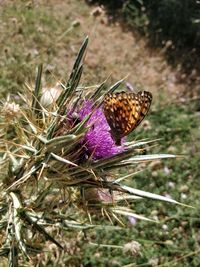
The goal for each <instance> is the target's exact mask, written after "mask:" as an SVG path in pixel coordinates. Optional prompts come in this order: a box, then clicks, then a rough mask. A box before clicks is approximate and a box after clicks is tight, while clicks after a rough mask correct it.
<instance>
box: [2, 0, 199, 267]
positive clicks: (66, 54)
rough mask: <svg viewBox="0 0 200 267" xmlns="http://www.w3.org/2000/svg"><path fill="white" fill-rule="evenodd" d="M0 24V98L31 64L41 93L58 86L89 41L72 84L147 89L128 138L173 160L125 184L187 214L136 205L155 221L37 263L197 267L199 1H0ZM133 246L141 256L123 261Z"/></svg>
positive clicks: (18, 87)
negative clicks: (144, 113) (148, 97)
mask: <svg viewBox="0 0 200 267" xmlns="http://www.w3.org/2000/svg"><path fill="white" fill-rule="evenodd" d="M0 22H1V23H0V32H1V34H0V51H1V52H0V73H1V75H0V96H1V98H2V99H5V98H6V96H7V95H8V93H9V94H12V95H17V93H18V92H21V93H23V91H24V88H25V83H29V84H31V85H32V84H34V79H35V70H36V67H37V66H38V64H39V63H43V64H44V72H43V86H45V87H46V86H53V85H55V84H56V82H57V81H59V80H63V79H64V80H67V78H68V74H69V73H70V70H71V68H72V65H73V62H74V59H75V56H76V54H77V51H78V49H79V47H80V44H81V43H82V41H83V39H84V38H85V36H86V35H89V47H88V51H87V54H86V58H85V60H84V61H85V67H84V74H83V79H82V81H81V85H82V86H84V87H87V86H91V85H97V84H100V83H101V82H103V81H104V80H105V79H107V78H108V77H109V82H110V83H114V82H116V81H118V80H120V79H122V78H124V77H126V76H127V78H126V82H125V84H124V87H125V90H126V87H127V90H130V88H131V90H134V91H138V90H148V91H151V92H152V93H153V104H152V108H151V111H150V113H149V115H148V117H147V119H146V120H145V121H144V122H143V124H142V125H141V126H140V127H139V128H138V129H136V131H134V132H133V133H132V136H131V139H134V138H135V139H137V140H139V139H143V138H151V139H156V138H161V140H160V141H159V142H158V145H157V146H156V147H153V148H152V151H154V152H162V153H173V154H178V155H181V156H182V157H180V158H178V159H177V160H176V161H174V160H173V161H172V160H166V161H164V162H161V161H158V162H154V163H152V164H150V165H149V167H148V169H147V170H146V171H145V172H143V173H142V174H140V175H136V176H135V178H134V179H133V180H132V181H131V182H130V183H131V186H133V187H135V188H138V189H142V190H146V191H149V192H153V193H157V194H161V195H165V196H171V197H172V198H174V199H176V200H177V201H180V202H183V203H185V204H188V205H192V206H194V207H195V209H190V208H185V207H178V206H172V205H169V204H166V203H159V202H155V201H150V200H148V201H143V202H142V203H138V205H137V203H135V205H134V209H135V210H136V212H137V213H141V214H145V215H148V216H149V217H152V218H158V219H159V221H160V223H159V224H156V225H155V223H149V222H143V221H132V220H131V219H130V221H127V225H128V226H126V227H124V228H123V229H122V230H120V231H118V230H115V231H113V230H112V231H102V229H100V230H99V231H94V232H92V231H91V232H90V234H89V236H88V237H87V239H86V240H84V239H83V238H82V236H81V235H80V233H79V232H73V233H72V232H71V233H70V232H69V234H66V236H64V237H63V238H64V240H65V242H66V243H67V244H68V246H69V249H68V250H69V251H68V254H65V253H63V254H59V256H58V255H57V254H56V253H52V251H54V248H52V247H50V248H49V249H50V252H46V253H44V255H40V259H39V262H40V265H38V266H200V257H199V252H200V247H199V245H200V230H199V229H200V228H199V226H200V217H199V210H200V207H199V203H200V200H199V189H200V182H199V180H200V179H199V178H200V177H199V173H200V167H199V160H200V151H199V148H200V136H199V130H200V125H199V116H200V46H199V44H200V1H195V0H145V1H142V0H106V1H95V0H90V1H89V0H87V1H83V0H82V1H81V0H65V1H64V0H58V1H52V0H48V1H47V0H43V1H42V0H38V1H22V0H21V1H18V0H15V1H9V0H5V1H3V0H1V1H0ZM152 210H153V211H152ZM88 240H89V241H90V242H89V241H88ZM133 240H135V241H137V242H139V243H140V244H141V246H140V249H139V251H138V252H137V253H135V254H134V253H133V254H130V253H127V254H126V250H125V249H124V246H125V245H126V244H127V243H129V242H131V241H133ZM92 242H93V243H96V244H106V245H108V246H102V245H99V246H92V245H91V243H92ZM2 264H3V263H2ZM0 266H1V263H0ZM2 266H4V265H2ZM30 266H31V265H30Z"/></svg>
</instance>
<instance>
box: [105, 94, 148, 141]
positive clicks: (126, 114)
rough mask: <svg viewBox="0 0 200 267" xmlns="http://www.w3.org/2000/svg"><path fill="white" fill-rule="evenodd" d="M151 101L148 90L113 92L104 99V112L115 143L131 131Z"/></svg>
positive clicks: (139, 121) (146, 110) (142, 116)
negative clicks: (135, 92)
mask: <svg viewBox="0 0 200 267" xmlns="http://www.w3.org/2000/svg"><path fill="white" fill-rule="evenodd" d="M151 101H152V94H151V93H150V92H146V91H143V92H139V93H137V94H134V93H125V92H121V93H115V94H114V93H113V94H108V95H106V97H105V99H104V107H103V109H104V114H105V116H106V119H107V122H108V124H109V126H110V128H111V134H112V137H113V138H114V139H115V142H116V144H117V145H119V144H120V143H121V138H122V137H124V136H126V135H128V134H129V133H130V132H131V131H133V130H134V129H135V128H136V127H137V126H138V125H139V124H140V123H141V121H142V120H143V119H144V117H145V116H146V114H147V113H148V111H149V108H150V105H151Z"/></svg>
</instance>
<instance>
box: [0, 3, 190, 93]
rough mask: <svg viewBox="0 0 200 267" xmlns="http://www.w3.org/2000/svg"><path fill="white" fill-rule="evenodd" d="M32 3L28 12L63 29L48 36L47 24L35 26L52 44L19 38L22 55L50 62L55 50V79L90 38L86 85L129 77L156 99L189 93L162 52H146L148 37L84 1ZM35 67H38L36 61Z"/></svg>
mask: <svg viewBox="0 0 200 267" xmlns="http://www.w3.org/2000/svg"><path fill="white" fill-rule="evenodd" d="M16 2H18V1H16ZM3 3H4V4H3V5H2V6H3V7H4V10H5V12H6V7H5V6H6V5H12V1H3ZM19 3H22V2H21V1H19ZM30 3H31V4H30V5H31V7H30V8H32V9H34V10H36V12H37V10H38V11H39V12H42V11H44V14H45V13H47V14H48V15H49V16H52V19H54V18H55V20H57V21H59V23H60V24H59V25H60V28H59V29H56V31H51V32H47V31H46V30H45V28H43V25H39V26H38V25H37V27H36V30H38V31H39V30H40V31H41V37H42V38H45V35H46V38H49V39H50V40H48V42H47V43H46V44H45V45H46V46H45V47H44V46H42V48H40V47H39V46H38V45H37V43H31V44H29V47H28V45H26V44H27V42H28V39H26V40H21V43H23V42H24V43H23V46H24V49H23V53H30V51H29V50H30V47H31V51H37V56H35V58H34V59H32V60H35V59H36V60H38V58H39V56H38V55H40V54H44V53H46V55H45V56H43V59H47V58H50V57H49V54H48V50H49V46H51V47H52V48H53V51H54V52H53V53H54V54H52V55H51V62H48V59H47V61H46V62H45V60H44V65H45V64H46V65H48V66H46V68H49V69H50V70H51V72H52V73H54V74H55V75H56V76H57V75H58V77H62V75H66V73H69V72H70V69H71V67H72V64H73V61H74V58H75V55H76V53H77V50H78V49H79V46H80V44H81V42H82V41H83V39H84V37H85V36H86V35H89V39H90V42H89V46H88V51H87V55H86V58H85V69H84V75H83V80H82V83H83V84H84V85H91V84H98V83H101V82H102V81H104V80H105V79H106V78H108V77H109V76H110V80H111V82H116V81H117V80H119V79H122V78H124V77H126V76H127V75H128V77H127V78H126V81H127V82H128V83H130V84H132V85H133V87H134V88H138V89H146V90H150V91H152V92H153V93H154V95H155V96H156V95H157V93H158V94H159V93H162V94H163V93H164V95H167V96H169V97H170V98H176V97H177V95H180V92H183V91H184V90H185V89H186V86H187V85H186V84H184V83H179V82H178V80H177V76H178V74H179V73H178V71H177V70H173V69H172V68H171V66H170V65H168V63H167V62H166V60H165V58H164V56H163V53H162V51H160V50H159V51H158V50H154V51H152V50H150V49H148V48H147V46H146V40H145V38H142V37H138V36H137V35H136V34H135V35H134V34H132V33H131V32H124V31H123V30H122V28H121V26H120V25H119V24H118V23H115V24H110V23H109V19H108V17H107V15H106V14H105V12H104V10H100V11H99V12H98V14H96V13H95V12H94V10H95V9H96V7H90V6H88V5H87V4H86V3H85V1H83V0H76V1H74V0H58V1H53V0H48V1H47V0H38V1H30ZM24 5H25V4H24ZM26 5H28V4H26ZM6 27H7V26H6ZM17 36H18V35H16V37H15V38H16V40H17ZM43 36H44V37H43ZM21 38H23V37H22V36H21ZM16 42H17V45H19V43H18V41H16ZM12 43H13V42H12ZM26 50H28V51H26ZM45 51H46V52H45ZM34 53H35V52H34ZM32 54H33V53H32ZM33 63H34V64H33V65H35V66H36V65H37V61H34V62H33Z"/></svg>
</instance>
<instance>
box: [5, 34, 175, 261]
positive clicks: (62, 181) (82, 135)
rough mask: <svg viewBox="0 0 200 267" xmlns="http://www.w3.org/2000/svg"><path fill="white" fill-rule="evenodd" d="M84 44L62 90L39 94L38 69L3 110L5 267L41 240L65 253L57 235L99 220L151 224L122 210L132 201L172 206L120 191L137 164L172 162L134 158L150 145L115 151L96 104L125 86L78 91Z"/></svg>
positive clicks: (41, 243) (142, 194)
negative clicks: (22, 91) (31, 83)
mask: <svg viewBox="0 0 200 267" xmlns="http://www.w3.org/2000/svg"><path fill="white" fill-rule="evenodd" d="M87 44H88V38H86V39H85V40H84V42H83V44H82V46H81V48H80V50H79V52H78V55H77V58H76V60H75V63H74V66H73V69H72V72H71V74H70V76H69V79H68V81H67V82H66V83H64V82H60V83H59V84H58V85H57V86H56V87H55V88H52V89H49V90H46V91H44V90H43V88H42V84H41V76H42V65H41V66H39V67H38V71H37V77H36V83H35V88H31V87H29V86H27V91H26V92H25V94H24V95H21V94H19V96H20V99H19V100H17V101H18V103H16V100H15V101H14V100H12V99H11V98H8V99H7V100H6V101H4V102H3V103H2V108H1V110H2V112H1V119H0V120H1V121H0V126H1V141H0V149H1V150H0V151H1V152H0V153H1V154H0V156H1V158H0V161H1V165H0V166H1V184H0V187H1V195H0V236H1V249H0V255H1V256H6V257H8V260H9V264H10V265H11V266H16V265H17V263H19V262H23V260H24V261H26V260H31V258H32V257H33V255H36V254H37V253H40V252H41V251H42V250H43V249H44V248H45V246H46V241H48V242H52V243H54V244H55V245H56V246H57V247H58V249H60V250H63V249H64V246H63V236H62V234H61V232H65V231H67V230H68V229H71V230H73V229H79V230H84V231H86V230H88V231H89V230H90V228H94V227H96V226H95V225H94V224H93V218H94V217H95V216H97V214H98V216H102V218H104V220H107V219H109V220H110V221H118V222H119V223H120V224H122V220H123V219H122V218H123V216H127V217H132V218H138V219H143V220H152V219H151V218H147V217H145V215H141V214H135V212H134V210H132V209H131V208H129V207H128V206H127V203H128V202H131V201H134V200H135V199H137V201H138V200H140V201H142V199H143V198H151V199H157V200H160V201H167V202H170V203H176V204H177V203H178V202H176V201H175V200H173V199H170V198H167V197H164V196H160V195H156V194H153V193H150V192H145V191H142V190H139V189H134V188H131V187H129V186H127V185H126V180H127V179H130V178H132V177H133V176H134V174H135V173H136V172H137V170H138V166H139V165H140V163H142V164H144V163H145V162H148V161H153V160H157V159H163V158H174V157H175V156H174V155H169V154H159V155H158V154H156V155H155V154H150V155H141V154H139V151H140V150H141V149H144V148H146V147H147V146H149V145H150V144H152V143H153V142H155V141H156V140H153V141H152V140H143V141H138V142H135V141H132V142H127V141H126V139H125V138H124V139H123V140H122V143H121V145H120V146H117V145H116V144H115V142H114V140H113V138H112V136H111V133H110V127H109V125H108V123H107V121H106V118H105V115H104V112H103V109H102V102H103V99H104V96H105V94H107V93H109V92H114V91H115V90H117V89H118V88H119V87H120V86H121V85H122V84H123V80H120V81H118V82H117V83H116V84H114V85H113V86H111V87H110V88H108V87H107V85H106V82H103V83H102V84H100V85H99V86H96V88H95V89H94V88H92V89H87V90H86V89H85V88H82V87H81V86H80V85H79V82H80V79H81V75H82V72H83V64H82V59H83V57H84V55H85V51H86V47H87ZM127 167H128V169H129V173H128V174H127ZM119 169H120V170H121V171H120V173H122V170H124V173H125V172H126V174H124V175H121V174H119ZM104 220H103V221H104ZM101 222H102V220H101Z"/></svg>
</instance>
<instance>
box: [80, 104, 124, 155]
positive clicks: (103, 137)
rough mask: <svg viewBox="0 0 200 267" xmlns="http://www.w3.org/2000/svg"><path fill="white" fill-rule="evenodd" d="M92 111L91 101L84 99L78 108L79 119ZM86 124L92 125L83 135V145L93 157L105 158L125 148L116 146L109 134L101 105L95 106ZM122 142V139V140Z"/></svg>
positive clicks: (108, 127)
mask: <svg viewBox="0 0 200 267" xmlns="http://www.w3.org/2000/svg"><path fill="white" fill-rule="evenodd" d="M91 111H92V102H91V101H85V102H84V103H83V105H82V108H81V109H80V110H79V112H78V115H79V119H80V120H83V119H84V118H85V117H86V116H87V115H88V114H90V112H91ZM87 125H92V126H91V128H90V129H89V130H88V132H87V133H86V135H85V137H84V141H83V142H84V145H85V147H86V148H87V150H88V152H89V154H90V155H92V158H93V159H101V158H107V157H110V156H113V155H116V154H118V153H120V152H123V151H124V150H125V148H124V146H123V145H122V146H116V145H115V141H114V140H113V139H112V137H111V134H110V126H109V125H108V123H107V120H106V117H105V115H104V112H103V110H102V108H101V107H99V108H97V109H96V110H95V111H94V112H93V114H92V116H91V117H90V119H89V120H88V122H87ZM122 143H123V140H122Z"/></svg>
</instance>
